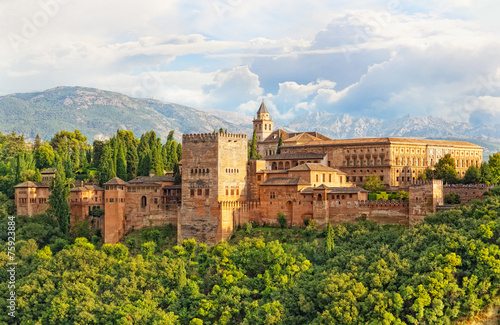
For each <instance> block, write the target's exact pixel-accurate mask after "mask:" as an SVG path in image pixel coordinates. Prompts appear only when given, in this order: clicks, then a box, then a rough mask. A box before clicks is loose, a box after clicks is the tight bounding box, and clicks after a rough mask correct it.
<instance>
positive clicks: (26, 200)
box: [19, 198, 47, 204]
mask: <svg viewBox="0 0 500 325" xmlns="http://www.w3.org/2000/svg"><path fill="white" fill-rule="evenodd" d="M26 202H28V199H27V198H20V199H19V203H21V204H26ZM30 203H37V199H34V198H30ZM38 203H39V204H44V203H47V199H45V198H40V199H38Z"/></svg>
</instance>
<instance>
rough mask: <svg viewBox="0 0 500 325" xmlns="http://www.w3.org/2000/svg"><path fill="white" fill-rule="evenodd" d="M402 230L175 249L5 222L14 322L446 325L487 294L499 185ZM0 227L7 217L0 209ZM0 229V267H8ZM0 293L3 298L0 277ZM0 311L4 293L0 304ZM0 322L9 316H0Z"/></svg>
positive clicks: (156, 241) (498, 233) (168, 240)
mask: <svg viewBox="0 0 500 325" xmlns="http://www.w3.org/2000/svg"><path fill="white" fill-rule="evenodd" d="M489 194H490V195H488V196H487V198H486V199H484V200H482V201H473V202H471V203H470V204H469V205H463V206H460V207H457V208H456V209H454V210H451V211H448V212H443V213H438V214H436V215H432V216H429V217H427V218H426V219H425V222H423V223H421V224H419V225H418V226H416V227H414V228H412V229H408V228H405V227H401V226H378V225H376V224H375V223H373V222H368V221H365V220H362V219H359V220H358V223H357V224H339V225H334V226H331V227H330V226H329V227H327V228H326V229H324V230H321V231H319V230H318V229H316V227H315V224H314V222H309V223H308V225H307V226H305V225H304V227H303V228H293V229H290V228H287V227H286V220H285V223H284V224H282V226H283V228H270V227H261V226H258V225H252V224H245V225H244V226H243V227H242V228H241V229H239V230H238V231H237V232H236V233H235V234H234V235H233V237H232V238H231V240H230V241H229V242H221V243H219V244H218V245H216V246H213V247H207V245H205V244H203V243H197V242H195V241H194V240H192V239H191V240H186V241H184V242H183V243H182V244H181V245H178V246H177V245H175V230H174V228H173V227H165V228H159V229H148V230H142V231H139V232H136V233H135V234H132V235H129V236H127V237H126V238H124V241H123V243H120V244H116V245H102V246H101V244H100V243H99V242H98V241H97V242H94V243H91V242H90V241H89V238H85V237H81V238H77V239H76V240H74V241H72V242H71V243H70V242H68V241H67V240H66V239H64V238H61V235H60V233H59V232H58V231H57V230H56V228H57V220H54V219H53V218H51V217H50V216H46V215H41V216H37V217H33V218H27V217H21V216H19V217H16V224H17V234H16V235H17V238H16V246H15V247H16V252H17V255H16V257H17V258H18V260H17V262H18V265H17V269H16V286H17V314H16V315H17V317H16V320H17V322H18V323H20V324H35V323H39V324H450V323H451V322H452V321H454V320H457V319H460V318H468V317H473V316H474V315H477V314H478V313H480V312H481V311H482V310H483V309H484V308H486V307H487V306H489V305H491V304H493V303H495V302H498V290H499V289H500V249H499V247H498V241H499V240H500V227H499V225H500V216H499V213H500V196H499V195H500V190H499V189H495V190H492V191H491V193H489ZM0 212H1V213H2V214H3V216H2V218H1V227H2V229H6V228H7V226H8V221H9V220H8V217H7V216H6V214H5V211H0ZM4 234H5V232H2V237H1V238H0V244H1V246H2V249H1V253H0V263H1V264H2V267H5V264H6V263H7V261H8V257H7V254H6V253H5V252H6V248H7V243H6V240H7V238H6V236H5V235H4ZM0 276H1V280H0V283H1V284H0V291H1V292H8V290H7V282H8V274H6V273H5V272H2V273H1V275H0ZM0 305H1V306H0V308H1V309H2V310H6V307H7V301H6V298H5V297H4V296H2V297H1V298H0ZM0 322H2V323H12V318H11V317H9V316H7V315H6V313H3V314H2V315H1V316H0Z"/></svg>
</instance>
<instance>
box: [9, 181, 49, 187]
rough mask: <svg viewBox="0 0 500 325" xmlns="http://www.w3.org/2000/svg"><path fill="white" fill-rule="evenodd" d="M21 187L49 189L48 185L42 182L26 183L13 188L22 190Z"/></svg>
mask: <svg viewBox="0 0 500 325" xmlns="http://www.w3.org/2000/svg"><path fill="white" fill-rule="evenodd" d="M23 187H49V184H47V183H42V182H32V181H27V182H23V183H20V184H17V185H16V186H14V188H23Z"/></svg>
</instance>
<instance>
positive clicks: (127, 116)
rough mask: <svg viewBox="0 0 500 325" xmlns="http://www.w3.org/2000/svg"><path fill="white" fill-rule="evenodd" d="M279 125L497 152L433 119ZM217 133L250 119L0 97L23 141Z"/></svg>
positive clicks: (97, 93) (107, 96) (348, 118)
mask: <svg viewBox="0 0 500 325" xmlns="http://www.w3.org/2000/svg"><path fill="white" fill-rule="evenodd" d="M257 109H258V107H256V108H255V110H256V111H257ZM279 124H280V127H282V128H284V129H285V130H287V131H317V132H320V133H322V134H324V135H326V136H328V137H331V138H334V139H347V138H362V137H384V136H391V137H419V138H433V139H447V140H460V141H469V142H472V143H475V144H479V145H481V146H483V147H485V154H486V155H487V154H491V153H493V152H497V151H499V150H500V125H480V126H473V125H471V124H470V123H464V122H453V121H447V120H444V119H442V118H438V117H433V116H426V117H413V116H409V115H405V116H402V117H397V118H394V119H389V120H380V119H376V118H370V117H364V116H361V117H358V116H352V115H349V114H341V115H339V114H332V113H328V112H315V113H309V114H307V115H303V116H299V117H297V118H295V119H294V120H292V121H290V122H284V121H280V123H279ZM276 127H277V126H275V128H276ZM219 128H223V129H227V130H228V132H234V133H244V134H248V135H249V136H251V132H252V117H248V116H242V115H239V114H237V113H234V112H227V111H222V110H213V109H212V110H200V109H195V108H191V107H187V106H183V105H179V104H173V103H166V102H162V101H159V100H156V99H143V98H132V97H129V96H126V95H123V94H120V93H116V92H111V91H105V90H100V89H94V88H85V87H57V88H53V89H49V90H45V91H40V92H32V93H16V94H10V95H6V96H1V97H0V131H1V132H4V133H5V132H11V131H16V132H18V133H22V134H24V135H25V137H26V138H28V139H34V138H35V136H36V134H39V135H40V137H41V138H42V139H45V140H48V139H50V138H51V137H52V136H53V135H54V134H55V133H56V132H57V131H60V130H68V131H72V130H75V129H78V130H80V131H81V132H82V133H83V134H84V135H85V136H87V137H88V139H89V141H90V142H92V141H93V140H94V139H105V138H108V137H110V136H112V135H113V134H114V133H115V132H116V130H117V129H123V130H130V131H133V132H134V134H135V135H136V136H138V135H140V134H142V133H144V132H146V131H150V130H154V131H155V132H156V133H157V135H158V136H160V137H162V138H164V139H165V138H166V137H167V135H168V133H169V132H170V131H171V130H174V131H175V135H176V138H177V139H178V140H180V136H181V134H183V133H193V132H197V133H199V132H201V133H207V132H213V130H218V129H219Z"/></svg>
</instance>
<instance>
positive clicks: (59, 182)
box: [47, 159, 70, 238]
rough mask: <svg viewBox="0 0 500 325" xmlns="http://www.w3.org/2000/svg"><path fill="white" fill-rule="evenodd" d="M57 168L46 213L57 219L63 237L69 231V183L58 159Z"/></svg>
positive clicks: (66, 235)
mask: <svg viewBox="0 0 500 325" xmlns="http://www.w3.org/2000/svg"><path fill="white" fill-rule="evenodd" d="M56 168H57V170H56V174H55V177H54V179H52V183H51V184H50V195H49V201H48V204H49V208H48V209H47V214H49V215H51V216H53V217H55V218H56V219H57V220H58V221H59V229H60V231H61V233H62V234H63V236H64V237H65V238H67V237H68V231H69V215H70V209H69V203H68V198H69V185H68V182H67V179H66V173H65V171H64V167H63V165H62V162H61V160H60V159H58V162H57V167H56Z"/></svg>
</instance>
